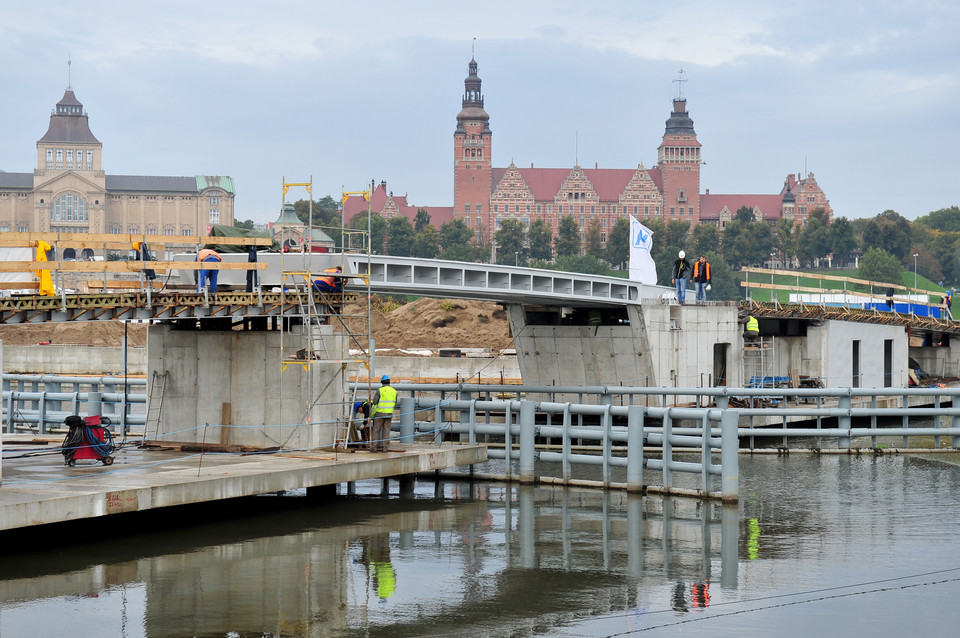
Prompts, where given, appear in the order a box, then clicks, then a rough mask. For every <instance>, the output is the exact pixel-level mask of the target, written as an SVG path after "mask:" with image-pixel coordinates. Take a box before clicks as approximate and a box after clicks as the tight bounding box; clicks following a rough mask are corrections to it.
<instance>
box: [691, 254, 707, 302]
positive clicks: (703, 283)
mask: <svg viewBox="0 0 960 638" xmlns="http://www.w3.org/2000/svg"><path fill="white" fill-rule="evenodd" d="M710 279H711V278H710V262H709V261H707V258H706V257H705V256H704V255H700V259H698V260H697V261H695V262H693V282H694V283H695V284H696V285H697V303H701V302H703V301H706V300H707V291H708V290H710Z"/></svg>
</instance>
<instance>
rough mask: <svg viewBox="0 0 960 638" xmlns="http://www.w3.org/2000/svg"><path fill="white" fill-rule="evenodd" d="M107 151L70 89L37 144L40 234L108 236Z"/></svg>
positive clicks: (36, 189)
mask: <svg viewBox="0 0 960 638" xmlns="http://www.w3.org/2000/svg"><path fill="white" fill-rule="evenodd" d="M102 150H103V144H101V143H100V140H98V139H97V138H96V137H94V136H93V133H92V132H91V131H90V122H89V120H88V118H87V113H86V112H85V111H84V110H83V104H81V103H80V101H79V100H78V99H77V96H76V95H74V93H73V89H72V88H71V87H69V86H68V87H67V89H66V91H64V93H63V97H62V98H61V99H60V101H59V102H57V106H56V108H55V109H54V111H53V112H52V113H51V114H50V125H49V126H48V127H47V132H46V133H45V134H44V136H43V137H41V138H40V140H39V141H37V170H36V171H34V175H33V190H34V195H35V200H34V206H35V208H37V209H38V210H37V211H36V212H37V213H38V214H37V215H36V219H37V222H38V223H37V226H36V227H35V228H36V230H62V231H64V232H100V233H102V232H105V231H104V206H105V204H106V177H105V175H104V172H103V170H101V152H102Z"/></svg>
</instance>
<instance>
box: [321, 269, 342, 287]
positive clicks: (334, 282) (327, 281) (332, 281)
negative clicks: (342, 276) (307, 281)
mask: <svg viewBox="0 0 960 638" xmlns="http://www.w3.org/2000/svg"><path fill="white" fill-rule="evenodd" d="M323 272H332V273H337V274H339V273H340V272H341V270H340V269H339V268H327V269H326V270H324V271H323ZM314 281H322V282H323V283H325V284H327V285H328V286H330V287H331V288H336V286H337V278H336V277H331V276H329V275H327V276H324V277H317V278H316V279H314Z"/></svg>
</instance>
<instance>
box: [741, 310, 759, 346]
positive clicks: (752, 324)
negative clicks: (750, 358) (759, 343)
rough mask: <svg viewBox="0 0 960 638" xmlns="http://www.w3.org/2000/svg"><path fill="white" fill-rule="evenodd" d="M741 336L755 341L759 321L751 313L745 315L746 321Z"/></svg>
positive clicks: (757, 334)
mask: <svg viewBox="0 0 960 638" xmlns="http://www.w3.org/2000/svg"><path fill="white" fill-rule="evenodd" d="M743 336H744V337H746V338H747V339H745V340H749V341H751V342H752V341H756V339H757V337H759V336H760V322H759V321H757V318H756V317H754V316H753V315H748V316H747V323H746V325H745V326H744V329H743Z"/></svg>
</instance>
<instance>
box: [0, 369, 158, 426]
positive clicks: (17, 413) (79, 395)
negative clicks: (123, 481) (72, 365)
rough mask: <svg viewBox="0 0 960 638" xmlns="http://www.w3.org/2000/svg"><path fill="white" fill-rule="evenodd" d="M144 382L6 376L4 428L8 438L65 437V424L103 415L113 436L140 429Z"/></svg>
mask: <svg viewBox="0 0 960 638" xmlns="http://www.w3.org/2000/svg"><path fill="white" fill-rule="evenodd" d="M146 387H147V381H146V379H142V378H124V377H77V376H59V375H49V374H44V375H31V374H4V375H3V416H2V419H3V427H2V431H3V432H6V433H10V434H13V433H17V432H33V433H35V434H37V435H38V436H45V435H50V434H59V433H62V432H66V428H65V427H63V420H64V419H65V418H66V417H68V416H70V415H73V414H76V415H78V416H103V417H107V420H109V422H110V425H109V427H110V429H111V430H112V431H113V432H114V433H117V432H119V433H125V432H128V431H129V429H130V428H131V427H137V426H139V427H141V428H142V427H143V425H144V424H145V422H146V413H145V410H143V409H135V406H144V407H145V406H146V403H147V394H146Z"/></svg>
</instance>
